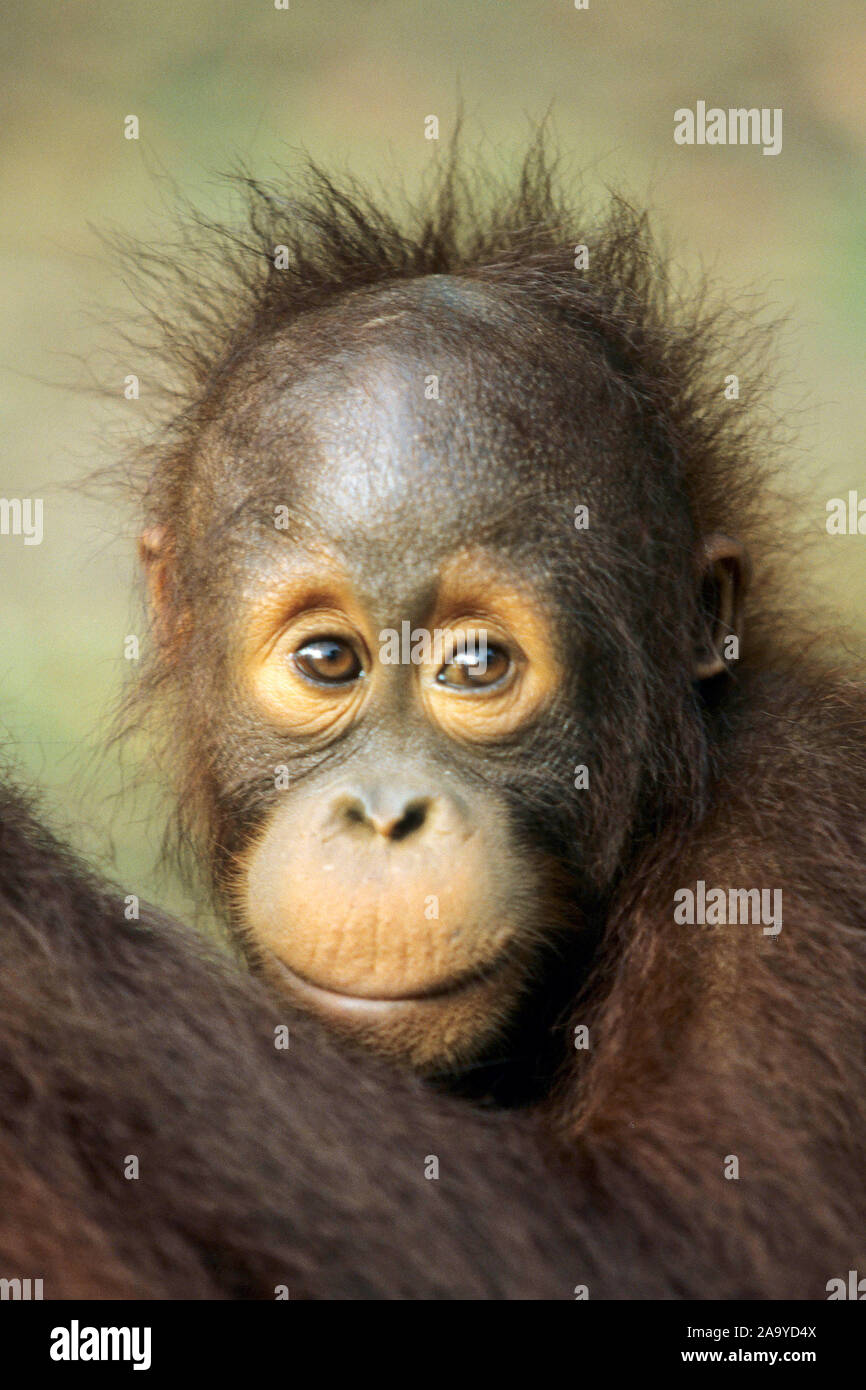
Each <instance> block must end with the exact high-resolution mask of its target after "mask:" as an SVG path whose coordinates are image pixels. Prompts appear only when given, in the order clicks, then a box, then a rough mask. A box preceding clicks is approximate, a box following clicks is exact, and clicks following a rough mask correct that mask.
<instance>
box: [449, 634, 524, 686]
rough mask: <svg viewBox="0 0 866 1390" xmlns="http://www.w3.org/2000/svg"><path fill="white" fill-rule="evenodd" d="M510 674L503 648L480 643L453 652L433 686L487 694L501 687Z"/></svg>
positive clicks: (509, 664)
mask: <svg viewBox="0 0 866 1390" xmlns="http://www.w3.org/2000/svg"><path fill="white" fill-rule="evenodd" d="M511 670H512V662H511V658H510V656H509V655H508V652H507V651H506V650H505V648H504V647H498V646H496V645H495V644H494V643H492V642H483V643H478V644H471V645H469V646H467V647H465V648H463V649H462V650H460V651H456V652H455V653H454V655H453V656H452V657H451V660H450V661H447V662H446V663H445V665H444V666H442V667H441V668H440V670H439V671H438V672H437V675H436V682H437V684H438V685H444V686H446V687H447V688H448V689H450V690H489V689H491V688H492V687H494V686H500V685H502V683H503V682H504V681H505V680H506V678H507V677H508V675H509V674H510V673H511Z"/></svg>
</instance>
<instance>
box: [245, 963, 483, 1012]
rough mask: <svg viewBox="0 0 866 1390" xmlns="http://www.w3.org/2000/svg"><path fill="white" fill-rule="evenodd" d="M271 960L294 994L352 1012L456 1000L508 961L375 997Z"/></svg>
mask: <svg viewBox="0 0 866 1390" xmlns="http://www.w3.org/2000/svg"><path fill="white" fill-rule="evenodd" d="M267 954H268V957H269V959H270V961H271V962H272V963H273V964H274V965H275V966H276V968H277V970H278V971H279V974H280V975H281V976H282V977H283V978H284V979H285V980H286V983H287V984H288V985H289V986H290V987H291V990H292V992H293V993H294V994H296V995H298V997H299V998H303V999H307V1000H309V1002H310V1003H318V1004H320V1005H322V1006H323V1007H325V1008H331V1009H340V1010H345V1011H349V1012H352V1013H365V1012H367V1013H384V1012H386V1011H387V1010H389V1009H400V1008H401V1007H402V1008H407V1007H413V1006H414V1007H416V1008H417V1007H418V1006H419V1005H420V1006H423V1005H436V1004H437V1003H439V1002H440V1001H441V1000H443V999H453V998H454V997H455V996H456V995H459V994H466V993H467V992H468V991H470V990H472V989H477V988H478V987H479V986H480V985H484V984H487V983H488V982H489V980H490V979H491V977H492V976H493V975H495V974H498V973H499V971H500V970H501V969H502V967H503V965H504V964H505V955H504V954H503V955H501V956H498V957H497V958H496V959H495V960H494V961H493V962H492V963H491V964H490V965H489V966H487V967H486V968H485V969H483V970H478V971H474V972H473V973H472V974H470V975H461V976H460V977H459V978H458V979H455V980H450V981H447V982H446V983H445V984H443V985H436V986H435V987H434V988H432V989H428V990H418V991H416V992H415V993H412V994H392V995H384V996H376V995H369V994H352V993H350V992H348V991H345V990H339V989H331V988H329V987H328V986H326V985H317V984H313V982H312V981H311V980H307V979H305V978H304V976H303V975H299V974H298V973H297V972H296V971H295V970H292V968H291V966H288V965H286V963H285V961H282V960H280V958H279V956H277V955H276V954H275V953H274V952H273V951H268V953H267Z"/></svg>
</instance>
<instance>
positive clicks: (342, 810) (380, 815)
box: [337, 787, 433, 841]
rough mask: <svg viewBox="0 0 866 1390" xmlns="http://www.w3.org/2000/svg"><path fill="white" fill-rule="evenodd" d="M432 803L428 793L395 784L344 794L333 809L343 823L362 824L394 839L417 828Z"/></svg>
mask: <svg viewBox="0 0 866 1390" xmlns="http://www.w3.org/2000/svg"><path fill="white" fill-rule="evenodd" d="M432 806H433V798H432V797H429V796H421V795H417V794H415V793H411V792H405V791H401V790H400V789H399V788H395V787H387V788H385V787H382V788H379V787H376V788H371V789H369V790H367V791H361V792H349V793H346V794H344V795H343V796H342V797H340V798H339V803H338V807H337V810H338V815H339V819H340V820H342V821H343V823H346V822H348V823H349V824H351V825H361V826H366V827H367V828H368V829H370V830H372V831H375V833H376V834H377V835H381V836H382V837H383V838H384V839H386V840H394V841H397V840H405V839H406V838H407V837H408V836H409V835H413V834H414V833H415V832H416V831H418V830H421V829H422V827H423V826H424V825H425V823H426V822H427V820H428V818H429V816H430V812H431V809H432Z"/></svg>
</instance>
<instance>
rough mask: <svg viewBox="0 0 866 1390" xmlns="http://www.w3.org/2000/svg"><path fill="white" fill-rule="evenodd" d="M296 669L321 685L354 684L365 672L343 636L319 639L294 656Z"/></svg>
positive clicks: (308, 643) (301, 648)
mask: <svg viewBox="0 0 866 1390" xmlns="http://www.w3.org/2000/svg"><path fill="white" fill-rule="evenodd" d="M292 660H293V661H294V664H295V666H296V667H297V668H298V670H299V671H300V672H301V673H302V675H304V676H306V677H307V679H308V680H312V681H315V682H316V684H317V685H351V683H352V681H356V680H357V679H358V677H359V676H360V675H361V673H362V671H363V666H362V664H361V662H360V660H359V659H358V654H357V652H356V651H355V650H354V648H353V647H352V646H350V644H349V643H348V642H344V641H342V640H341V639H340V638H339V637H317V638H316V639H315V641H312V642H306V643H305V644H304V646H303V647H299V648H298V650H297V651H296V652H294V653H293V656H292Z"/></svg>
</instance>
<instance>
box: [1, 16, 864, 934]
mask: <svg viewBox="0 0 866 1390" xmlns="http://www.w3.org/2000/svg"><path fill="white" fill-rule="evenodd" d="M0 45H2V58H0V105H2V120H0V165H2V189H3V196H2V202H0V255H2V265H3V275H2V312H3V324H4V330H5V331H4V333H3V342H2V347H0V410H2V422H3V430H2V454H0V496H7V497H10V496H25V497H33V496H39V497H43V498H44V499H45V539H44V541H43V544H42V545H41V546H31V547H25V546H24V545H23V544H22V542H21V540H20V538H18V539H14V538H9V537H6V538H0V576H2V595H3V603H2V623H0V722H2V736H3V739H4V740H5V741H6V742H7V743H8V744H9V746H10V749H11V754H12V757H13V759H14V760H15V761H16V762H17V763H18V765H19V766H20V767H22V768H23V769H24V772H25V775H26V776H27V777H28V778H29V779H32V780H33V781H38V782H40V783H42V784H44V785H45V786H46V787H47V788H48V797H49V807H50V811H51V815H52V818H53V820H54V821H55V823H56V824H58V825H59V826H60V827H61V828H62V829H64V830H65V831H67V832H68V833H70V834H71V836H72V838H73V839H74V840H75V841H76V842H77V843H78V844H80V845H81V846H83V847H85V848H87V849H88V850H89V851H91V852H94V853H96V854H97V856H98V857H99V858H100V860H101V862H102V863H103V864H104V865H106V866H108V867H110V868H111V869H112V871H113V872H115V873H116V874H118V875H119V876H120V878H121V881H122V882H123V883H124V885H125V887H126V891H137V892H140V893H142V894H144V895H149V896H151V897H155V898H157V899H159V900H161V901H163V902H166V903H168V904H170V905H172V906H175V907H179V908H181V910H184V911H187V912H192V910H193V905H192V904H190V903H188V902H186V901H185V895H184V892H183V891H182V889H181V888H180V886H179V885H178V884H177V883H176V882H174V881H172V880H171V878H170V877H168V878H167V877H166V875H165V874H164V873H161V872H158V871H157V869H156V867H155V862H156V859H157V855H158V849H159V843H160V834H161V826H160V819H159V816H158V815H157V816H154V814H153V804H152V803H153V797H154V792H153V788H152V787H151V788H149V787H148V784H147V779H148V777H149V775H150V774H149V769H148V766H147V756H146V750H145V749H144V748H138V749H136V748H132V749H130V750H129V751H128V752H127V753H126V755H125V756H124V758H123V760H122V761H121V759H120V757H119V755H118V754H117V753H116V752H114V753H109V754H108V755H105V754H104V753H100V749H102V748H103V747H104V743H105V738H106V732H107V728H108V724H109V720H110V716H111V711H112V709H113V706H114V704H115V703H116V700H117V697H118V693H119V691H120V690H121V688H122V685H123V683H124V681H125V680H126V679H128V677H129V674H130V672H129V665H128V663H127V662H126V661H124V659H123V639H124V637H125V635H126V634H127V633H128V632H137V631H138V630H139V628H140V621H139V617H138V608H137V605H136V603H135V602H134V600H133V598H132V593H133V586H134V580H135V562H134V526H133V519H132V518H131V517H130V516H129V515H125V514H124V513H123V510H122V509H121V508H120V507H118V506H113V505H110V504H107V503H105V502H103V501H99V500H95V499H93V498H88V497H87V496H84V495H82V493H81V491H80V489H79V488H78V487H77V483H78V480H80V478H81V477H82V476H83V475H85V474H87V473H88V472H90V471H91V470H92V469H93V468H95V467H99V466H102V465H105V464H106V463H109V462H111V461H112V459H113V458H114V457H116V453H117V450H118V448H119V447H120V446H122V444H123V440H124V437H128V438H131V439H134V438H135V434H136V430H137V429H138V428H139V427H140V423H141V421H143V420H145V419H146V418H147V411H148V400H147V392H148V364H147V362H146V361H140V360H131V359H130V354H129V351H128V350H127V349H126V348H125V347H124V346H123V344H122V343H121V342H120V339H119V337H114V338H113V337H112V333H113V329H112V327H111V323H112V322H113V318H112V316H113V315H117V313H118V312H119V316H120V318H121V320H122V318H123V314H124V312H125V310H126V307H127V306H128V303H129V301H128V298H127V297H126V293H125V290H124V287H123V284H122V282H121V281H119V280H118V279H117V278H116V275H115V273H114V271H113V268H112V263H111V257H110V255H109V253H108V252H107V251H106V250H105V248H104V246H103V245H102V244H101V242H100V239H99V237H98V235H97V231H98V230H99V229H103V230H104V229H106V228H110V227H120V228H123V229H125V230H126V231H127V232H129V233H130V234H132V235H133V236H136V237H140V238H142V239H144V240H148V239H153V238H165V237H167V236H169V235H170V207H171V197H170V193H167V189H170V186H171V184H172V183H174V184H175V185H176V186H177V187H178V188H179V189H181V190H182V191H183V193H184V194H185V195H187V196H189V197H190V198H192V199H193V200H194V201H196V202H197V203H198V204H199V205H201V206H202V207H203V208H204V209H205V210H207V211H210V212H219V211H221V210H222V211H223V212H225V211H226V210H227V199H226V194H225V190H224V188H221V186H220V182H219V178H218V175H219V173H220V172H221V171H223V170H225V169H227V168H229V167H230V166H232V165H234V164H235V163H236V162H237V160H238V159H239V158H241V159H244V160H245V161H246V162H247V163H248V164H249V165H250V166H251V167H252V168H253V169H254V170H256V171H257V172H261V173H263V174H265V175H271V174H273V173H274V172H275V170H276V168H277V167H278V166H280V165H283V166H288V167H291V166H292V165H293V164H295V163H296V162H297V160H298V157H299V156H298V150H299V149H300V148H302V147H303V148H306V149H307V150H308V151H309V152H310V153H311V154H312V155H313V156H314V157H315V158H316V159H317V160H319V161H321V162H323V163H325V164H332V165H335V166H336V167H337V168H338V169H342V168H351V169H352V170H353V171H354V172H356V173H358V174H359V175H361V176H367V177H371V178H373V179H374V180H376V181H377V182H379V183H380V184H382V185H384V186H385V187H387V186H388V185H389V184H396V183H397V182H398V181H400V182H402V184H403V185H404V186H405V187H406V189H407V190H408V191H409V192H411V191H412V189H413V188H415V187H416V186H417V184H418V181H419V179H420V178H421V176H422V175H423V172H424V170H425V168H426V167H427V165H428V164H429V162H430V159H431V154H432V150H433V146H432V145H431V143H429V142H427V141H425V140H424V138H423V122H424V118H425V116H427V115H429V114H431V113H433V114H436V115H438V117H439V119H440V122H441V132H442V136H443V138H447V135H448V133H449V130H450V128H451V126H452V123H453V119H454V115H455V112H456V110H457V106H458V102H459V100H461V99H462V102H463V107H464V113H465V120H466V131H467V135H468V137H469V140H468V143H469V144H471V145H475V144H478V143H483V145H484V147H485V148H486V150H487V151H488V153H489V155H490V156H491V158H492V159H493V160H494V162H495V163H497V164H498V165H499V166H500V167H505V166H508V165H509V164H511V163H513V162H514V161H515V160H516V159H517V157H518V156H519V153H520V150H521V148H522V146H523V144H524V143H525V140H526V137H527V133H528V130H529V126H530V122H531V121H533V120H535V119H538V118H539V117H542V116H543V115H544V114H545V113H546V112H547V111H548V109H551V110H552V121H553V127H554V130H555V133H556V135H557V138H558V142H559V145H560V147H561V150H562V152H563V155H564V156H565V158H566V162H567V164H569V165H570V166H571V167H572V168H573V169H574V170H583V171H584V172H585V180H586V185H587V187H588V188H589V189H590V190H591V191H594V192H596V193H598V192H600V191H601V190H602V189H603V187H604V185H606V184H610V185H613V186H616V187H624V188H625V189H626V190H628V191H629V192H631V193H632V194H633V195H634V196H636V197H639V198H645V199H649V201H650V202H651V203H652V205H653V206H654V207H655V208H656V209H657V210H658V214H659V221H660V222H661V224H662V225H663V227H664V228H665V230H666V232H667V234H668V236H669V240H670V242H671V243H672V245H673V246H674V247H675V248H677V249H678V251H679V253H680V259H681V261H682V262H684V263H685V264H686V265H693V264H695V263H696V261H697V260H698V259H699V258H700V259H701V260H702V261H703V262H705V263H707V264H709V265H711V266H712V267H713V268H714V272H715V274H716V276H717V278H718V280H719V281H720V282H721V283H722V284H723V285H731V286H733V287H734V288H736V287H738V286H743V285H749V284H755V283H756V284H758V285H759V286H761V287H762V289H763V291H764V293H765V298H766V300H767V301H768V303H769V306H770V309H771V310H772V311H773V312H775V313H787V314H788V315H789V320H788V329H787V331H786V333H785V336H784V341H783V344H782V348H783V353H782V363H783V371H784V388H783V389H782V392H781V395H780V404H781V405H782V406H783V408H784V409H785V411H786V412H789V413H792V414H793V415H795V417H796V423H797V427H798V431H799V444H798V445H797V448H796V450H795V451H794V452H792V454H791V458H790V468H791V471H792V475H796V477H797V479H798V480H800V481H802V482H804V483H805V484H806V485H807V488H808V494H807V495H808V496H809V497H811V498H814V517H813V518H811V517H806V518H805V520H806V522H807V525H811V522H812V520H813V522H814V528H815V530H816V533H818V534H819V535H820V534H821V533H823V532H824V522H825V503H826V500H827V498H828V497H830V496H833V495H837V494H842V495H844V494H845V493H846V492H847V490H848V489H849V488H857V487H859V488H860V490H861V492H862V493H863V494H864V495H866V469H864V466H863V460H864V448H863V440H864V426H866V395H864V392H863V389H862V377H863V365H864V343H866V225H864V174H866V97H864V93H866V6H864V4H863V0H822V3H820V4H817V3H815V2H814V0H717V3H715V4H713V5H705V4H699V3H696V0H666V3H662V4H658V3H655V4H653V3H648V0H590V8H589V10H587V11H577V10H575V8H574V6H573V3H572V0H512V2H511V3H506V0H450V3H449V0H443V3H439V4H434V3H430V0H291V6H290V8H289V9H288V10H277V9H275V8H274V5H273V0H183V3H182V4H175V3H171V0H150V3H148V4H142V3H134V2H133V0H87V3H86V4H71V5H61V4H58V3H49V0H5V3H4V7H3V21H2V34H0ZM699 99H703V100H706V101H707V103H708V104H709V105H715V104H718V105H720V106H723V107H728V106H758V107H782V108H783V111H784V147H783V151H782V153H781V155H779V156H778V157H776V158H772V157H767V156H764V155H762V153H761V151H760V149H759V148H757V147H746V148H698V147H694V148H680V147H678V146H676V145H675V144H674V142H673V112H674V110H675V108H677V107H680V106H691V107H693V106H694V104H695V102H696V101H697V100H699ZM130 113H134V114H135V115H137V116H138V118H139V120H140V123H141V138H140V140H139V141H137V142H136V141H127V140H125V139H124V138H123V120H124V117H125V116H126V115H128V114H130ZM94 363H98V366H97V367H94V365H93V364H94ZM731 370H736V363H732V366H731ZM93 371H95V372H96V375H97V377H98V379H99V381H100V382H101V384H102V385H103V386H104V387H106V388H107V390H108V391H109V392H110V393H114V396H115V397H116V404H112V403H111V401H107V402H104V403H101V402H100V401H99V400H98V399H97V398H95V397H94V396H93V395H91V394H90V393H88V392H87V391H86V390H84V389H83V386H84V384H85V383H86V382H87V380H88V377H89V374H90V373H91V372H93ZM128 372H136V373H137V374H139V375H140V377H141V383H142V397H141V399H140V400H139V401H132V402H126V401H124V400H123V379H124V377H125V376H126V374H127V373H128ZM76 382H78V383H80V385H79V387H78V388H76V386H75V383H76ZM745 385H746V384H745V383H744V389H745ZM814 585H815V595H816V599H818V600H821V601H826V600H827V599H829V600H830V601H831V602H832V603H834V604H835V605H836V606H837V607H838V608H839V610H840V612H841V613H842V614H843V615H844V616H845V617H846V618H847V619H853V620H854V622H855V623H856V624H859V626H860V629H861V631H862V630H863V629H864V627H866V623H864V620H863V618H862V616H861V615H862V610H863V608H864V599H866V537H859V538H858V537H845V538H830V537H827V536H826V535H825V534H824V536H823V540H821V541H820V543H819V545H818V548H817V556H816V560H815V573H814ZM142 772H143V777H144V785H143V786H142V787H140V788H139V789H138V790H137V791H135V792H133V790H132V785H133V783H135V782H137V781H140V780H141V778H140V776H139V774H141V773H142Z"/></svg>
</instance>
